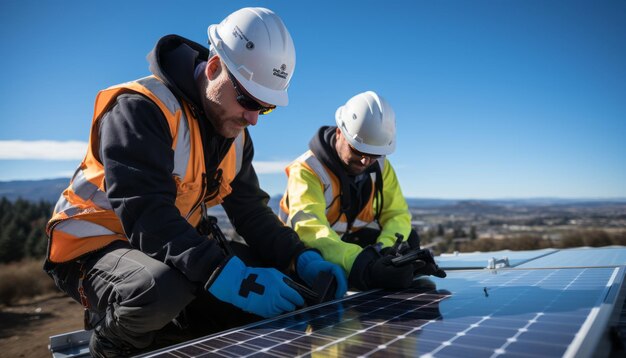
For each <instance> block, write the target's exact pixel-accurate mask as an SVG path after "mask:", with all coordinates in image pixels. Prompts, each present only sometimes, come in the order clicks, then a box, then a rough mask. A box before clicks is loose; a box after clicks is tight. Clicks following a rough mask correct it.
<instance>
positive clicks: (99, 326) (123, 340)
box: [44, 241, 261, 349]
mask: <svg viewBox="0 0 626 358" xmlns="http://www.w3.org/2000/svg"><path fill="white" fill-rule="evenodd" d="M240 246H241V247H240ZM246 248H247V246H245V245H237V247H234V249H235V252H236V253H238V256H244V257H245V256H249V257H253V256H252V255H251V254H250V253H245V252H244V253H241V255H239V251H242V250H244V251H245V250H246ZM248 251H251V250H248ZM242 260H245V259H244V258H243V257H242ZM244 262H245V261H244ZM246 263H247V262H246ZM81 267H82V271H84V272H85V273H86V278H85V279H83V281H82V286H83V288H84V292H85V294H86V297H87V302H88V306H89V308H88V318H87V319H86V322H85V323H86V326H90V327H93V328H94V329H96V330H97V331H98V332H99V334H101V335H104V336H106V338H108V339H109V340H110V341H111V342H112V343H114V344H116V345H120V346H123V347H128V346H130V347H134V348H136V349H146V348H149V349H152V348H158V347H163V346H166V345H170V344H175V343H178V342H182V341H184V340H188V339H192V338H195V337H200V336H203V335H207V334H211V333H215V332H219V331H222V330H225V329H229V328H232V327H236V326H240V325H244V324H247V323H251V322H254V321H256V320H259V319H261V317H259V316H256V315H253V314H250V313H246V312H244V311H242V310H240V309H239V308H237V307H235V306H233V305H231V304H228V303H225V302H222V301H219V300H218V299H216V298H215V297H213V296H212V295H211V294H209V293H208V292H206V291H205V290H204V289H203V288H202V287H201V286H202V285H200V287H199V286H198V285H197V284H192V283H191V282H190V281H188V280H187V278H186V277H185V276H184V275H183V274H181V273H180V272H179V271H178V270H176V269H173V268H171V267H169V266H168V265H166V264H164V263H163V262H161V261H158V260H155V259H152V258H150V257H149V256H148V255H146V254H145V253H143V252H141V251H139V250H136V249H133V248H132V247H131V246H130V244H129V243H128V242H125V241H117V242H115V243H113V244H111V245H109V246H107V247H106V248H104V249H102V250H100V251H98V252H96V253H93V254H91V255H88V256H87V257H85V258H83V259H81V260H79V261H77V262H69V263H63V264H52V263H46V266H45V267H44V268H45V269H46V271H47V272H48V274H49V275H50V276H51V277H52V278H53V279H54V281H55V283H56V285H57V287H58V288H59V289H61V290H62V291H63V292H65V293H67V294H68V295H70V296H71V297H72V298H73V299H74V300H76V301H78V302H81V299H80V294H79V291H78V288H79V285H80V275H81ZM90 327H87V328H90Z"/></svg>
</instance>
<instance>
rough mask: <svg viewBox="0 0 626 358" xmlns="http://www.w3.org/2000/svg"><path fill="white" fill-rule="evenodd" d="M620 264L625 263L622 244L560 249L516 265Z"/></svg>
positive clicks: (625, 250) (586, 265)
mask: <svg viewBox="0 0 626 358" xmlns="http://www.w3.org/2000/svg"><path fill="white" fill-rule="evenodd" d="M621 265H626V247H624V246H611V247H601V248H576V249H566V250H560V251H559V252H556V253H554V254H552V255H548V256H544V257H541V258H538V259H536V260H532V261H529V262H527V263H524V264H522V265H519V266H518V267H519V268H544V267H611V266H621Z"/></svg>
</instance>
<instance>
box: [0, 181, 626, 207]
mask: <svg viewBox="0 0 626 358" xmlns="http://www.w3.org/2000/svg"><path fill="white" fill-rule="evenodd" d="M69 181H70V179H69V178H58V179H44V180H16V181H4V182H3V181H0V198H1V197H5V198H7V199H9V200H11V201H13V200H15V199H17V198H22V199H26V200H30V201H39V200H45V201H49V202H52V203H55V202H56V201H57V200H58V198H59V195H60V194H61V192H62V191H63V190H64V189H65V188H66V187H67V185H68V184H69ZM279 201H280V196H274V197H272V198H270V202H269V206H270V207H271V208H272V209H273V210H275V211H277V210H278V202H279ZM407 203H408V204H409V207H411V208H415V209H443V210H448V209H449V210H459V211H475V210H479V211H497V210H501V209H502V207H517V206H529V207H541V206H559V205H579V206H586V207H593V206H598V205H602V206H605V205H611V204H623V203H626V198H616V199H559V198H530V199H489V200H458V199H434V198H407Z"/></svg>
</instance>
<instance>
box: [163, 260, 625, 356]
mask: <svg viewBox="0 0 626 358" xmlns="http://www.w3.org/2000/svg"><path fill="white" fill-rule="evenodd" d="M618 270H619V269H617V268H590V269H578V268H573V269H554V270H553V269H549V270H501V271H498V272H497V273H493V272H490V271H488V270H481V271H464V272H461V271H455V272H450V274H449V276H448V277H447V278H445V279H433V280H429V279H421V280H418V281H416V287H414V288H411V289H408V290H403V291H374V292H369V293H365V294H361V295H355V296H352V297H349V298H347V299H344V300H342V301H340V302H335V303H331V304H328V305H325V306H322V307H317V308H312V309H310V310H305V311H301V312H299V313H295V314H292V315H288V316H284V317H281V318H278V319H275V320H271V321H266V322H261V323H259V324H256V325H251V326H247V327H244V328H241V329H238V330H233V331H228V332H224V333H220V334H217V335H213V336H210V337H207V338H204V339H201V340H198V341H195V342H191V343H188V344H186V345H181V346H178V347H173V348H171V349H169V350H166V351H162V352H160V353H157V354H155V355H154V356H162V357H174V356H175V357H199V356H209V355H213V356H215V355H217V356H227V357H230V356H252V357H257V356H258V357H261V356H264V357H265V356H266V357H294V356H310V355H315V354H318V353H319V354H320V356H329V355H332V356H339V357H347V356H374V357H375V356H383V355H385V356H407V357H414V356H417V355H432V356H436V357H448V356H449V357H458V356H472V357H495V356H500V355H503V356H519V355H529V356H538V355H540V356H555V357H556V356H559V357H560V356H562V355H563V354H564V353H565V352H566V350H567V349H568V347H570V346H575V345H576V344H572V342H574V341H575V340H576V335H577V333H579V332H580V331H581V329H582V328H581V327H587V326H590V325H591V324H592V323H593V320H594V318H595V315H594V314H593V313H592V312H596V311H597V310H598V307H600V305H601V304H602V303H603V302H604V300H605V298H606V297H607V293H608V291H609V289H610V287H611V285H610V283H611V282H612V280H613V279H614V278H615V277H616V276H617V274H618ZM620 272H621V275H623V269H622V271H620ZM620 282H621V281H620ZM585 323H586V324H585ZM583 324H585V325H584V326H583ZM582 335H584V332H583V334H581V336H582ZM578 343H579V344H580V342H578Z"/></svg>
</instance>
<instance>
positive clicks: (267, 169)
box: [252, 160, 290, 174]
mask: <svg viewBox="0 0 626 358" xmlns="http://www.w3.org/2000/svg"><path fill="white" fill-rule="evenodd" d="M289 163H290V162H262V161H256V160H255V161H254V162H253V163H252V164H253V165H254V170H255V171H256V172H257V174H277V173H284V172H285V167H286V166H287V165H288V164H289Z"/></svg>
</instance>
